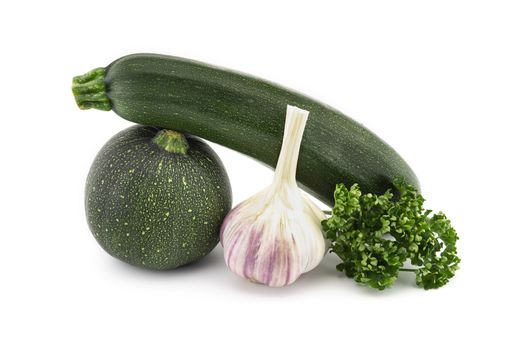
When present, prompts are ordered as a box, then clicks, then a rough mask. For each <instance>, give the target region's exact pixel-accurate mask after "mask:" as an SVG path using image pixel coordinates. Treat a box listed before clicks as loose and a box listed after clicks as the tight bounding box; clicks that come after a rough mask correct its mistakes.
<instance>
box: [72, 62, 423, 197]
mask: <svg viewBox="0 0 526 350" xmlns="http://www.w3.org/2000/svg"><path fill="white" fill-rule="evenodd" d="M73 92H74V94H75V98H76V101H77V104H78V105H79V107H80V108H82V109H88V108H97V109H101V110H109V109H113V111H115V112H116V113H117V114H118V115H120V116H121V117H123V118H125V119H127V120H130V121H132V122H135V123H139V124H145V125H153V126H158V127H163V128H167V129H173V130H179V131H182V132H185V133H188V134H192V135H196V136H199V137H202V138H204V139H207V140H210V141H212V142H215V143H219V144H221V145H224V146H226V147H229V148H232V149H234V150H236V151H239V152H241V153H244V154H246V155H248V156H250V157H253V158H256V159H258V160H260V161H261V162H263V163H265V164H267V165H269V166H271V167H275V166H276V163H277V160H278V155H279V151H280V147H281V141H282V135H283V128H284V125H285V123H284V119H283V115H284V113H285V107H286V106H287V104H290V105H294V106H297V107H299V108H302V109H305V110H308V111H309V113H310V114H309V122H308V123H307V126H306V128H305V133H304V136H303V142H302V150H301V153H300V155H299V160H298V169H297V174H296V178H297V179H298V182H300V183H301V184H302V185H303V186H304V189H305V190H307V191H308V192H309V193H311V194H313V195H314V196H315V197H317V198H319V199H321V200H322V201H323V202H325V203H327V204H329V205H332V204H333V192H334V187H335V186H336V185H337V184H339V183H344V184H346V185H348V186H350V185H352V184H354V183H359V184H360V186H361V188H362V190H363V191H365V192H371V193H377V194H381V193H383V192H385V191H386V190H387V189H389V188H391V187H392V181H393V180H394V179H395V178H397V177H400V178H404V179H405V180H406V181H407V182H408V183H409V184H411V185H413V186H414V187H415V188H417V189H418V180H417V178H416V176H415V174H414V173H413V171H412V170H411V169H410V168H409V166H408V165H407V163H406V162H405V161H404V160H403V159H402V158H401V157H400V155H398V153H396V152H395V151H394V150H393V149H392V148H391V147H390V146H389V145H387V144H386V143H385V142H383V141H382V140H381V139H380V138H379V137H377V136H376V135H375V134H373V133H372V132H371V131H369V130H368V129H366V128H365V127H364V126H362V125H361V124H359V123H357V122H356V121H354V120H352V119H351V118H349V117H347V116H345V115H344V114H342V113H340V112H339V111H337V110H335V109H333V108H331V107H329V106H327V105H325V104H323V103H320V102H318V101H316V100H313V99H311V98H309V97H307V96H305V95H302V94H300V93H298V92H295V91H292V90H289V89H286V88H283V87H281V86H278V85H276V84H273V83H270V82H268V81H265V80H261V79H258V78H255V77H252V76H249V75H244V74H240V73H236V72H233V71H230V70H226V69H222V68H218V67H213V66H210V65H207V64H204V63H201V62H196V61H192V60H187V59H184V58H178V57H170V56H162V55H153V54H135V55H129V56H125V57H122V58H120V59H118V60H116V61H114V62H113V63H111V64H110V65H109V66H108V67H106V68H97V69H95V70H93V71H91V72H89V73H87V74H85V75H83V76H79V77H76V78H74V82H73Z"/></svg>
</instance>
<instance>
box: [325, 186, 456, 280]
mask: <svg viewBox="0 0 526 350" xmlns="http://www.w3.org/2000/svg"><path fill="white" fill-rule="evenodd" d="M394 186H395V188H396V189H397V191H398V193H399V198H398V199H397V200H395V199H394V198H393V193H392V192H391V191H390V190H388V191H386V192H385V193H384V194H383V195H374V194H371V193H367V194H362V192H361V191H360V188H359V186H358V185H357V184H354V185H352V186H351V187H350V188H349V189H348V188H347V187H345V185H343V184H340V185H338V186H336V190H335V192H334V199H335V205H334V208H333V209H332V215H331V216H330V217H329V218H328V219H327V220H324V221H323V222H322V227H323V230H324V232H325V235H326V237H327V239H329V240H330V241H331V251H332V252H334V253H335V254H336V255H338V256H339V257H340V259H341V260H342V262H341V263H340V264H338V265H337V266H336V268H337V269H338V270H339V271H343V272H344V273H345V274H346V275H347V276H348V277H350V278H354V280H355V281H357V282H359V283H364V284H366V285H368V286H369V287H371V288H375V289H379V290H383V289H385V288H387V287H390V286H391V285H392V284H393V283H394V281H396V279H397V278H398V273H399V271H408V272H414V273H415V275H416V284H417V285H418V286H419V287H423V288H424V289H433V288H439V287H442V286H443V285H445V284H446V283H447V282H448V281H449V279H451V278H452V277H453V276H454V275H455V271H456V270H457V269H458V265H459V263H460V258H459V257H458V256H457V248H456V241H457V240H458V236H457V233H456V231H455V229H454V228H453V227H452V226H451V222H450V221H449V220H448V219H447V217H446V216H445V215H444V214H443V213H442V212H440V213H438V214H433V215H431V213H432V211H431V210H425V209H424V207H423V203H424V198H423V197H422V196H421V195H420V194H419V193H418V192H417V191H416V190H415V189H414V188H413V187H412V186H410V185H408V184H407V183H405V182H404V181H402V180H396V181H395V182H394ZM407 261H409V262H410V263H411V265H412V266H413V267H414V268H403V266H404V263H406V262H407Z"/></svg>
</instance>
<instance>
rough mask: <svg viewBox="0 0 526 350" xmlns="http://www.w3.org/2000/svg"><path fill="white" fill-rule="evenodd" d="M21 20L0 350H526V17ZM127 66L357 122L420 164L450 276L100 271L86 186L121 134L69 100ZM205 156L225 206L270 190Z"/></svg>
mask: <svg viewBox="0 0 526 350" xmlns="http://www.w3.org/2000/svg"><path fill="white" fill-rule="evenodd" d="M14 3H15V2H3V4H2V5H0V33H1V34H0V35H1V43H2V47H1V51H2V54H1V55H0V62H1V69H2V71H1V75H0V96H1V98H0V101H1V121H2V124H1V130H2V135H1V137H0V155H1V163H0V164H1V165H0V168H1V170H0V180H1V181H0V183H1V192H0V206H1V208H0V209H1V211H0V219H1V221H0V222H1V225H0V233H1V236H0V237H1V242H0V266H1V275H0V284H1V287H0V322H1V325H0V348H2V349H109V348H113V349H123V348H128V349H133V348H142V349H156V348H172V349H175V348H177V349H194V348H205V346H206V347H207V348H220V349H223V348H224V349H284V348H294V349H305V348H308V349H316V348H323V349H360V348H364V347H365V348H380V347H384V348H390V349H397V348H400V349H416V348H419V349H443V348H448V347H449V348H455V349H456V348H468V347H469V348H475V347H481V346H484V347H488V348H496V347H497V346H498V347H499V348H509V349H513V348H519V347H521V346H524V340H523V334H520V333H519V332H524V314H525V312H526V308H525V303H524V297H523V295H522V294H523V293H524V292H523V291H524V284H523V282H524V279H525V267H524V264H525V259H524V254H525V249H526V246H525V244H526V239H525V234H526V230H525V225H524V212H525V209H526V207H525V202H524V198H525V195H526V192H525V190H524V181H525V180H524V179H525V175H526V174H525V173H524V169H523V168H524V167H523V162H524V150H525V149H526V147H525V146H526V141H525V137H524V134H525V132H526V128H525V126H524V124H525V123H524V120H525V118H526V10H525V4H524V2H521V1H460V0H455V1H445V0H443V1H433V2H428V1H422V0H419V1H403V0H397V1H392V0H390V1H346V2H343V1H342V2H331V1H323V2H321V5H318V6H314V5H309V4H308V3H307V2H305V1H302V2H285V1H282V2H273V1H268V0H267V1H264V2H261V3H260V4H256V3H252V2H249V1H244V2H241V1H240V2H237V3H235V2H228V1H210V2H201V1H192V2H190V1H184V2H176V1H172V2H167V4H162V3H158V2H156V1H152V0H150V1H145V2H142V3H141V2H133V1H128V2H126V5H125V4H124V2H123V4H122V5H116V4H115V5H113V4H111V3H110V2H109V1H95V0H92V1H82V2H80V1H78V2H75V1H70V2H65V1H64V2H55V1H40V2H37V1H33V2H31V1H17V2H16V5H14ZM190 3H191V5H189V4H190ZM6 4H7V5H6ZM168 4H169V5H168ZM343 4H345V5H343ZM134 52H156V53H164V54H171V55H177V56H183V57H188V58H193V59H197V60H201V61H205V62H209V63H213V64H216V65H220V66H225V67H229V68H233V69H236V70H240V71H243V72H247V73H251V74H254V75H256V76H260V77H264V78H266V79H269V80H271V81H275V82H278V83H280V84H283V85H285V86H288V87H291V88H294V89H296V90H300V91H302V92H304V93H306V94H308V95H311V96H314V97H316V98H317V99H320V100H322V101H324V102H326V103H328V104H330V105H332V106H334V107H336V108H338V109H340V110H342V111H344V112H345V113H347V114H348V115H350V116H352V117H353V118H355V119H356V120H358V121H360V122H362V123H364V124H365V125H366V126H367V127H369V128H370V129H371V130H373V131H374V132H375V133H377V134H378V135H380V136H381V137H382V138H383V139H384V140H386V141H387V142H388V143H389V144H390V145H392V146H393V147H394V148H395V149H396V150H397V151H398V152H399V153H400V154H401V155H402V156H403V157H404V158H405V159H406V160H407V161H408V163H409V164H411V166H412V167H413V169H414V170H415V172H416V173H417V174H418V176H419V178H420V181H421V184H422V188H423V193H424V196H425V197H426V198H427V200H428V201H427V205H428V207H430V208H433V209H435V210H444V211H445V212H446V213H447V214H448V216H449V217H450V218H451V219H452V221H453V223H454V224H455V227H456V228H457V231H458V233H459V235H460V238H461V240H460V241H459V243H458V245H459V252H460V255H461V258H462V263H461V270H459V271H458V273H457V276H456V277H455V278H454V279H453V280H452V281H451V282H450V283H449V284H448V285H447V286H445V287H444V288H442V289H439V290H435V291H424V290H421V289H418V288H416V287H415V285H414V281H413V279H412V278H411V276H405V277H401V278H400V279H399V281H398V282H397V283H396V284H395V286H394V287H393V288H391V289H390V290H387V291H384V292H376V291H372V290H368V289H366V288H364V287H361V286H358V285H357V284H356V283H354V281H352V280H349V279H346V278H344V277H342V276H341V275H340V274H339V273H338V272H336V271H335V269H334V265H335V264H336V263H337V259H336V258H335V257H334V256H327V257H326V258H325V260H324V262H323V263H322V264H321V265H320V266H319V267H318V268H317V269H316V270H315V271H313V272H311V273H309V274H307V275H304V276H303V277H302V278H301V279H300V280H298V281H297V282H296V283H295V284H293V285H291V286H288V287H285V288H281V289H271V288H268V287H265V286H260V285H254V284H251V283H249V282H247V281H245V280H243V279H241V278H238V277H237V276H235V275H234V274H232V273H231V272H230V271H228V270H227V268H226V266H225V265H224V263H223V260H222V250H221V247H218V248H217V249H216V250H215V251H214V252H213V253H212V254H211V255H209V256H208V257H206V258H205V259H203V260H202V261H201V262H200V263H197V264H195V265H192V266H189V267H185V268H181V269H179V270H175V271H171V272H164V273H159V272H150V271H143V270H139V269H137V268H132V267H129V266H127V265H125V264H123V263H120V262H119V261H117V260H115V259H113V258H111V257H110V256H109V255H107V254H106V253H105V252H104V251H103V250H102V249H101V248H100V247H99V246H98V244H97V243H96V241H95V240H94V239H93V237H92V235H91V233H90V231H89V230H88V227H87V224H86V221H85V217H84V206H83V197H84V193H83V192H84V181H85V178H86V175H87V172H88V169H89V167H90V164H91V162H92V160H93V158H94V156H95V154H96V152H97V151H98V150H99V149H100V147H101V146H102V145H103V144H104V142H105V141H106V140H108V139H109V138H110V137H111V136H112V135H114V134H115V133H117V132H118V131H119V130H121V129H124V128H126V127H128V126H129V125H130V123H128V122H126V121H124V120H123V119H120V118H119V117H117V116H116V115H115V114H113V113H103V112H100V111H84V112H81V111H80V110H78V109H77V107H76V105H75V103H74V100H73V97H72V95H71V92H70V84H71V78H72V77H73V76H74V75H78V74H82V73H85V72H86V71H88V70H89V69H91V68H94V67H97V66H106V65H107V64H109V63H110V62H111V61H113V60H114V59H117V58H119V57H120V56H123V55H125V54H129V53H134ZM214 149H215V150H216V151H217V152H218V153H219V154H220V156H221V157H222V159H223V161H224V163H225V165H226V167H227V169H228V173H229V175H230V179H231V183H232V187H233V191H234V202H235V203H237V202H239V201H241V200H243V199H244V198H246V197H248V196H249V195H251V194H253V193H254V192H255V191H257V190H259V189H261V188H263V186H266V185H267V184H268V183H269V181H270V180H271V176H272V172H271V171H270V170H269V169H266V168H264V167H263V166H261V165H260V164H258V163H256V162H254V161H253V160H251V159H248V158H245V157H244V156H242V155H239V154H236V153H234V152H232V151H230V150H227V149H225V148H222V147H220V146H216V145H214Z"/></svg>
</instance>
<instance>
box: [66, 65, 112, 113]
mask: <svg viewBox="0 0 526 350" xmlns="http://www.w3.org/2000/svg"><path fill="white" fill-rule="evenodd" d="M105 75H106V68H95V69H93V70H91V71H89V72H88V73H86V74H84V75H79V76H77V77H74V78H73V85H72V87H71V90H72V91H73V95H74V96H75V101H77V105H78V106H79V108H80V109H90V108H95V109H100V110H102V111H109V110H111V101H110V99H109V98H108V95H106V83H105V82H104V76H105Z"/></svg>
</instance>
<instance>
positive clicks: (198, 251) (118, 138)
mask: <svg viewBox="0 0 526 350" xmlns="http://www.w3.org/2000/svg"><path fill="white" fill-rule="evenodd" d="M174 135H175V137H174ZM178 136H179V137H178ZM185 140H186V141H185ZM231 204H232V196H231V188H230V183H229V181H228V177H227V174H226V172H225V170H224V168H223V165H222V163H221V161H220V159H219V158H218V157H217V155H216V154H215V153H214V151H213V150H212V149H211V148H210V147H209V146H208V145H206V144H205V143H204V142H203V141H201V140H199V139H197V138H195V137H191V136H186V138H185V137H184V136H182V135H181V134H178V133H174V132H172V131H166V130H159V129H157V128H154V127H145V126H133V127H130V128H128V129H126V130H124V131H122V132H120V133H119V134H117V135H115V136H114V137H113V138H112V139H110V140H109V141H108V142H107V143H106V145H104V147H103V148H102V149H101V150H100V152H99V154H98V155H97V157H96V159H95V161H94V162H93V165H92V166H91V169H90V172H89V175H88V179H87V182H86V202H85V206H86V215H87V220H88V223H89V227H90V229H91V231H92V233H93V235H94V236H95V238H96V239H97V241H98V242H99V244H100V245H101V246H102V247H103V248H104V249H105V250H106V251H107V252H108V253H109V254H111V255H112V256H114V257H116V258H118V259H120V260H122V261H125V262H127V263H130V264H132V265H136V266H140V267H145V268H149V269H157V270H165V269H173V268H176V267H179V266H181V265H184V264H187V263H190V262H192V261H195V260H197V259H199V258H201V257H203V256H205V255H206V254H208V253H209V252H210V251H211V250H212V249H213V248H214V247H215V246H216V245H217V243H218V242H219V228H220V226H221V223H222V221H223V218H224V216H225V215H226V214H227V213H228V211H229V210H230V208H231Z"/></svg>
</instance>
